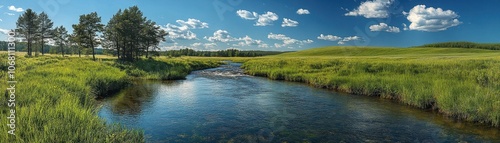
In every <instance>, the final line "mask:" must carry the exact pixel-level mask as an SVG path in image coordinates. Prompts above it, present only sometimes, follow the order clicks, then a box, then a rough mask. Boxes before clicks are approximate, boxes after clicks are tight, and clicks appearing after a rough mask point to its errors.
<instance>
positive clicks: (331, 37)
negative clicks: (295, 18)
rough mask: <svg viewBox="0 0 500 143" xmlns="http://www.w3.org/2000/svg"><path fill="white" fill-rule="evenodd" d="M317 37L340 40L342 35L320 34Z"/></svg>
mask: <svg viewBox="0 0 500 143" xmlns="http://www.w3.org/2000/svg"><path fill="white" fill-rule="evenodd" d="M318 39H320V40H327V41H339V40H342V37H339V36H333V35H323V34H321V35H319V36H318Z"/></svg>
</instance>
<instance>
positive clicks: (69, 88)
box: [0, 54, 218, 143]
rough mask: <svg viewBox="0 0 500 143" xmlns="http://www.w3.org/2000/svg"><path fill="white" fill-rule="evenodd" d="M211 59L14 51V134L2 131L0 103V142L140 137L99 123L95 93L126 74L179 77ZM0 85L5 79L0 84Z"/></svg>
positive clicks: (5, 112)
mask: <svg viewBox="0 0 500 143" xmlns="http://www.w3.org/2000/svg"><path fill="white" fill-rule="evenodd" d="M6 60H7V57H6V54H2V55H1V56H0V61H1V67H2V68H1V69H2V71H1V73H0V77H1V78H3V79H4V81H5V80H6V79H7V77H6V76H7V73H6V69H7V63H6ZM217 65H218V62H216V61H209V60H208V61H199V60H186V59H161V60H143V61H139V62H137V63H115V61H114V60H104V61H101V62H94V61H91V60H90V59H88V58H60V57H48V56H46V57H37V58H23V57H18V58H17V59H16V80H17V81H18V83H17V85H16V87H17V88H16V105H17V107H16V114H15V115H16V119H17V121H16V131H15V133H16V136H12V135H9V134H7V133H6V132H7V129H9V127H7V123H8V120H7V118H6V117H7V116H9V115H10V113H9V109H8V108H6V106H4V105H2V106H3V107H5V108H2V109H1V112H0V113H1V116H2V118H0V122H1V123H2V124H0V128H1V129H4V131H5V133H3V134H0V142H134V143H135V142H144V135H143V133H142V131H137V130H129V129H123V128H122V127H120V126H117V125H107V124H105V123H104V121H103V120H102V119H100V118H99V117H98V116H97V115H96V112H97V109H98V108H97V105H96V100H95V97H96V96H107V95H110V94H111V93H112V92H114V91H117V90H120V89H122V88H124V87H126V86H127V85H129V84H130V80H131V78H147V79H179V78H183V76H185V75H187V74H188V73H189V72H190V71H191V70H195V69H202V68H209V67H214V66H217ZM120 68H122V69H120ZM136 73H140V74H136ZM132 76H133V77H132ZM1 88H2V89H6V88H7V85H6V84H1ZM6 98H7V97H6V96H1V97H0V100H1V101H6V100H7V99H6ZM2 104H4V103H2Z"/></svg>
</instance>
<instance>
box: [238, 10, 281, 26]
mask: <svg viewBox="0 0 500 143" xmlns="http://www.w3.org/2000/svg"><path fill="white" fill-rule="evenodd" d="M236 14H238V16H239V17H241V18H242V19H246V20H257V21H255V24H254V26H268V25H272V24H273V22H274V21H276V20H278V18H279V17H278V15H277V14H276V13H273V12H270V11H268V12H266V13H264V14H261V15H259V14H258V13H257V12H250V11H247V10H238V11H236Z"/></svg>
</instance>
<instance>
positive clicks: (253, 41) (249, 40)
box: [239, 35, 262, 45]
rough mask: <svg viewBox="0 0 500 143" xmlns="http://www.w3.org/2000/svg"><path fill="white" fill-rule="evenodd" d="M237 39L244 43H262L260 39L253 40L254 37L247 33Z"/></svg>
mask: <svg viewBox="0 0 500 143" xmlns="http://www.w3.org/2000/svg"><path fill="white" fill-rule="evenodd" d="M239 41H243V42H244V43H245V45H260V44H262V41H261V40H254V39H252V38H250V37H249V36H248V35H247V36H245V37H243V38H239Z"/></svg>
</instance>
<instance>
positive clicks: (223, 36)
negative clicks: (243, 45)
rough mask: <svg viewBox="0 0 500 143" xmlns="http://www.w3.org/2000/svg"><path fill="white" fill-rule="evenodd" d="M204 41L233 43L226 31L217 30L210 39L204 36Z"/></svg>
mask: <svg viewBox="0 0 500 143" xmlns="http://www.w3.org/2000/svg"><path fill="white" fill-rule="evenodd" d="M204 39H206V40H208V41H210V42H224V43H227V42H230V41H234V40H235V39H234V38H233V37H231V36H230V35H229V32H227V31H226V30H217V31H215V32H214V35H213V36H211V37H207V36H205V37H204Z"/></svg>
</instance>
